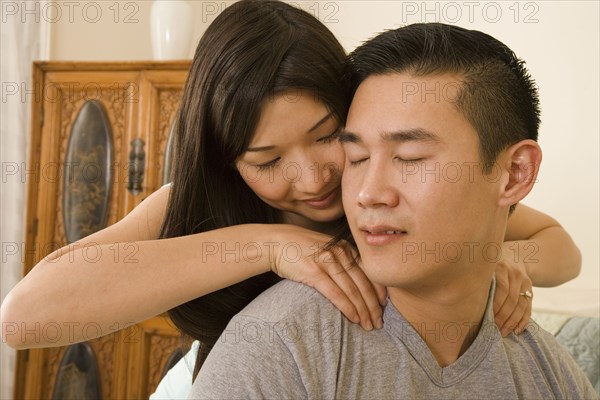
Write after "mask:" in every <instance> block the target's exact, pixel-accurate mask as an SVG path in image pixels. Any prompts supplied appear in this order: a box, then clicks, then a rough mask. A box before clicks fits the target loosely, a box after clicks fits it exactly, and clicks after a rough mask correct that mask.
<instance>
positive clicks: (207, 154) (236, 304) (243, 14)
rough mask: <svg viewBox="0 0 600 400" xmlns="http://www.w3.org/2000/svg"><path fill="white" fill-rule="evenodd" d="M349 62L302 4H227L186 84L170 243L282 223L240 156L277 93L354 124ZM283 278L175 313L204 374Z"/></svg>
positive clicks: (247, 284)
mask: <svg viewBox="0 0 600 400" xmlns="http://www.w3.org/2000/svg"><path fill="white" fill-rule="evenodd" d="M344 58H345V52H344V49H343V48H342V46H341V45H340V44H339V42H338V41H337V40H336V38H335V37H334V36H333V34H332V33H331V32H330V31H329V30H328V29H327V28H326V27H325V26H324V25H323V24H322V23H320V22H319V21H318V20H317V19H316V18H314V17H313V16H312V15H310V14H309V13H307V12H305V11H302V10H300V9H298V8H295V7H292V6H290V5H288V4H285V3H283V2H279V1H262V0H242V1H239V2H237V3H234V4H233V5H231V6H230V7H228V8H226V9H225V10H224V11H223V12H222V13H221V14H220V15H219V16H218V17H217V18H216V19H215V20H214V21H213V22H212V23H211V24H210V26H209V27H208V29H207V30H206V32H205V34H204V35H203V37H202V38H201V40H200V42H199V44H198V47H197V49H196V53H195V55H194V59H193V61H192V65H191V68H190V71H189V76H188V78H187V82H186V84H185V88H184V93H183V98H182V101H181V104H180V108H179V113H178V119H177V124H176V130H175V142H174V143H175V147H174V154H173V166H172V186H171V194H170V196H169V202H168V207H167V212H166V216H165V220H164V221H163V225H162V228H161V233H160V237H161V238H170V237H177V236H184V235H189V234H194V233H199V232H205V231H209V230H212V229H218V228H222V227H227V226H232V225H239V224H246V223H277V222H279V212H278V211H277V210H275V209H274V208H272V207H270V206H268V205H267V204H265V203H264V202H263V201H261V200H260V199H259V198H258V197H257V196H256V194H255V193H254V192H253V191H252V190H251V189H250V188H249V187H248V186H247V185H246V183H245V182H244V181H243V180H242V177H241V176H240V174H239V172H238V171H237V169H236V168H235V160H236V159H237V158H238V157H239V156H240V155H241V154H242V153H243V152H244V151H245V149H246V148H248V146H249V144H250V141H251V139H252V136H253V134H254V131H255V128H256V125H257V123H258V119H259V117H260V112H261V105H262V103H263V101H264V100H265V99H266V98H269V97H270V96H273V95H275V94H277V93H280V92H283V91H286V90H294V89H301V90H308V91H311V92H312V93H313V94H314V95H315V96H316V98H317V99H318V100H320V101H321V102H322V103H323V104H324V105H325V106H326V107H327V108H328V109H329V110H330V111H331V112H332V113H333V115H334V116H335V117H336V118H338V120H339V121H345V117H346V112H347V109H348V105H349V96H348V92H347V89H346V86H347V85H345V83H344V82H343V81H342V75H343V64H344ZM283 123H285V121H282V124H283ZM278 280H279V278H278V277H277V276H276V275H275V274H273V273H266V274H262V275H259V276H256V277H253V278H250V279H247V280H245V281H243V282H240V283H238V284H236V285H233V286H231V287H228V288H225V289H222V290H219V291H216V292H214V293H211V294H209V295H206V296H203V297H200V298H197V299H195V300H192V301H189V302H187V303H185V304H182V305H180V306H178V307H175V308H173V309H172V310H170V311H169V316H170V317H171V319H172V320H173V322H174V323H175V325H176V326H177V327H178V328H179V329H180V330H181V331H182V332H183V333H184V334H186V335H189V336H191V337H192V338H194V339H198V340H199V341H200V343H201V345H200V351H199V352H198V358H197V361H196V367H195V370H194V374H193V376H194V378H195V377H196V375H197V373H198V371H199V369H200V367H201V365H202V363H203V362H204V359H205V358H206V355H208V352H209V351H210V349H211V348H212V346H213V345H214V343H215V342H216V340H217V339H218V337H219V336H220V334H221V333H222V332H223V330H224V329H225V327H226V326H227V323H228V322H229V320H230V319H231V318H232V317H233V316H234V315H235V314H236V313H238V312H239V311H241V310H242V308H244V307H245V306H246V305H247V304H248V303H249V302H250V301H252V300H253V299H254V298H255V297H256V296H258V295H259V294H260V293H261V292H263V291H264V290H265V289H267V288H268V287H270V286H271V285H273V284H274V283H276V282H277V281H278Z"/></svg>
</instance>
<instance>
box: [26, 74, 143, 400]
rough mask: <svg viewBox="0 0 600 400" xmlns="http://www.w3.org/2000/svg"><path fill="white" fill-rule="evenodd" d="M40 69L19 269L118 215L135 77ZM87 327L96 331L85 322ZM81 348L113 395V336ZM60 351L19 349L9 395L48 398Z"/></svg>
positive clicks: (44, 330) (105, 393)
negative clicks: (22, 258) (12, 390)
mask: <svg viewBox="0 0 600 400" xmlns="http://www.w3.org/2000/svg"><path fill="white" fill-rule="evenodd" d="M44 68H45V66H40V65H37V66H36V67H35V71H34V77H35V82H34V88H35V89H36V90H37V93H36V96H35V100H34V106H33V112H34V115H35V114H36V113H39V115H37V116H34V122H37V123H39V125H34V126H33V127H32V141H31V158H30V163H29V166H28V168H29V170H30V173H32V174H34V176H35V179H31V180H30V181H29V197H28V210H27V212H28V218H27V220H28V223H27V225H28V226H27V239H26V251H25V253H26V259H25V272H28V271H29V270H30V269H31V268H32V267H33V266H34V265H35V264H36V263H37V262H38V261H39V260H40V259H41V258H42V257H44V256H46V255H47V254H48V253H50V252H51V251H53V250H54V249H56V248H59V247H62V246H64V245H66V244H68V243H70V242H73V241H76V240H78V239H80V238H81V237H84V236H86V235H88V234H91V233H93V232H95V231H97V230H99V229H102V228H103V227H105V226H107V225H110V224H112V223H114V222H116V221H117V220H119V219H120V218H122V217H123V216H124V215H125V212H126V208H125V207H124V204H125V202H124V197H125V195H126V190H125V177H124V175H123V170H124V169H126V166H127V157H126V156H127V152H126V151H124V149H126V148H127V143H128V142H129V141H131V139H132V136H133V134H134V133H135V132H134V130H133V129H132V127H134V126H136V125H137V113H138V102H139V94H138V93H136V91H135V88H136V87H139V83H138V82H139V72H136V71H82V72H79V71H72V70H69V69H67V70H65V71H62V70H59V69H58V70H57V69H53V68H50V70H48V71H44ZM87 328H88V329H90V330H89V332H92V330H95V329H96V326H94V323H93V320H91V321H90V324H89V326H88V327H87ZM69 329H70V326H59V325H58V324H54V325H53V326H48V327H41V326H40V327H36V329H35V332H32V334H35V335H48V336H49V337H50V335H54V336H53V337H56V336H55V335H68V332H69ZM90 334H91V333H90ZM89 345H90V346H91V348H92V349H93V353H94V354H95V358H96V360H97V365H98V369H99V370H100V371H101V373H100V392H101V395H102V397H105V398H108V397H115V396H113V394H116V388H115V387H113V385H112V382H113V381H114V375H115V374H116V373H117V369H118V368H115V366H118V365H119V362H118V360H116V359H115V345H116V337H115V336H114V335H108V336H104V337H102V338H100V339H96V340H93V341H91V342H89ZM64 353H65V348H64V347H58V348H49V349H31V350H28V351H25V352H20V354H19V357H18V359H19V365H18V374H17V378H18V379H19V378H21V379H23V380H24V384H23V385H17V391H16V395H17V397H23V398H52V396H53V392H54V391H55V389H56V388H55V386H56V385H55V383H56V382H57V380H56V377H57V373H58V368H59V365H60V362H61V360H62V358H63V355H64ZM122 356H123V357H126V355H122ZM115 361H117V362H115ZM123 361H124V362H125V363H126V360H123ZM123 361H121V363H122V362H123ZM78 378H81V379H83V378H82V375H81V374H80V375H78ZM65 390H67V391H68V390H71V389H70V388H68V387H67V388H66V389H65Z"/></svg>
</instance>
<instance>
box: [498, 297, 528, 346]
mask: <svg viewBox="0 0 600 400" xmlns="http://www.w3.org/2000/svg"><path fill="white" fill-rule="evenodd" d="M530 317H531V301H529V299H527V298H526V297H525V296H519V299H518V300H517V304H516V306H515V307H514V308H513V312H512V314H511V315H510V317H509V318H508V319H507V320H506V322H505V323H504V326H502V329H501V330H500V332H501V333H502V336H506V335H508V334H509V333H510V332H513V331H514V332H515V333H516V334H519V333H521V332H522V331H523V330H524V329H525V327H526V326H527V324H528V323H529V318H530Z"/></svg>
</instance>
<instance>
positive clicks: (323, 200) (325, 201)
mask: <svg viewBox="0 0 600 400" xmlns="http://www.w3.org/2000/svg"><path fill="white" fill-rule="evenodd" d="M338 193H339V187H338V188H335V189H333V190H332V191H331V192H329V193H327V194H325V195H323V196H321V197H315V198H314V199H310V200H303V201H304V203H306V204H307V205H308V206H309V207H312V208H316V209H319V210H322V209H325V208H329V207H331V205H333V203H334V202H335V200H336V199H337V196H338Z"/></svg>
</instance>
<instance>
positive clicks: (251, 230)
mask: <svg viewBox="0 0 600 400" xmlns="http://www.w3.org/2000/svg"><path fill="white" fill-rule="evenodd" d="M169 190H170V188H169V187H164V188H162V189H160V190H158V191H157V192H155V193H154V194H152V195H151V196H149V197H148V198H147V199H146V200H144V201H143V202H142V203H141V204H140V205H139V206H138V207H136V208H135V209H134V210H133V211H132V212H131V213H129V214H128V215H127V216H126V217H125V218H124V219H123V220H121V221H119V222H117V223H116V224H114V225H112V226H110V227H108V228H106V229H103V230H102V231H99V232H97V233H95V234H92V235H90V236H88V237H86V238H84V239H82V240H80V241H78V242H77V243H76V244H73V245H69V246H65V247H63V248H61V249H59V250H57V251H55V252H54V253H52V254H50V255H49V256H47V257H45V258H44V259H42V260H41V261H40V262H39V263H38V264H37V265H36V266H35V267H34V268H33V269H32V270H31V271H30V272H29V273H28V274H27V275H26V276H25V277H24V278H23V279H22V280H21V281H20V282H19V283H18V284H17V285H16V286H15V287H14V288H13V289H12V290H11V291H10V293H9V294H8V296H7V297H6V299H5V300H4V302H3V303H2V307H1V312H0V318H1V324H2V340H3V341H5V342H6V343H7V344H8V345H10V346H11V347H14V348H31V347H49V346H62V345H66V344H71V343H76V342H80V341H84V340H90V339H93V338H95V337H98V336H102V335H106V334H109V333H112V332H115V331H117V330H119V329H122V328H124V327H126V326H128V325H131V324H133V323H136V322H139V321H142V320H145V319H147V318H150V317H153V316H155V315H157V314H160V313H162V312H165V311H166V310H168V309H171V308H173V307H175V306H177V305H179V304H182V303H185V302H187V301H189V300H192V299H194V298H196V297H200V296H203V295H206V294H208V293H211V292H214V291H216V290H219V289H222V288H224V287H227V286H230V285H233V284H235V283H238V282H241V281H243V280H245V279H248V278H250V277H252V276H255V275H258V274H261V273H265V272H269V271H271V270H273V271H274V272H276V273H278V274H279V275H280V276H282V277H284V278H290V279H293V280H297V281H301V282H303V283H306V284H309V285H311V286H314V287H315V288H316V289H317V290H319V291H320V292H321V293H323V294H324V295H325V296H326V297H328V298H329V299H330V300H331V301H332V302H333V303H334V304H335V305H336V306H337V307H338V308H339V309H340V310H341V311H342V312H343V313H344V314H345V315H346V316H347V317H348V318H349V319H351V320H353V321H354V322H361V324H362V325H363V327H365V326H368V325H367V321H376V320H377V319H378V318H379V317H380V316H381V306H380V305H379V303H378V299H377V297H376V296H375V290H374V289H373V287H372V286H371V285H370V282H369V281H368V280H367V278H366V276H365V275H364V273H363V272H362V271H361V270H360V268H352V269H344V268H342V267H341V265H348V264H349V262H348V259H349V258H348V257H337V261H338V262H333V263H332V262H321V261H318V260H315V259H313V257H303V258H302V259H299V260H294V259H292V260H290V259H288V258H286V257H285V255H283V256H282V253H281V252H282V249H285V247H286V246H285V245H286V244H289V243H293V244H294V246H295V247H298V246H299V247H300V248H301V250H302V252H303V253H304V254H309V253H310V252H311V251H312V250H311V249H314V248H315V245H319V246H321V247H322V246H324V245H325V244H326V243H327V242H328V241H329V240H330V237H329V236H327V235H322V234H320V233H316V232H312V231H308V230H303V229H302V228H299V227H295V226H289V225H278V226H277V229H273V226H270V225H261V224H247V225H239V226H233V227H227V228H223V229H218V230H213V231H208V232H203V233H199V234H194V235H188V236H183V237H177V238H170V239H162V240H158V239H156V238H157V237H158V235H159V231H160V226H161V223H162V219H163V217H164V211H165V208H166V204H167V199H168V193H169ZM379 292H381V290H380V291H379ZM380 297H383V295H381V294H380ZM49 329H50V330H49ZM57 330H58V333H56V332H57ZM44 332H51V334H52V335H51V336H50V334H48V335H46V334H44Z"/></svg>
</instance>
